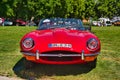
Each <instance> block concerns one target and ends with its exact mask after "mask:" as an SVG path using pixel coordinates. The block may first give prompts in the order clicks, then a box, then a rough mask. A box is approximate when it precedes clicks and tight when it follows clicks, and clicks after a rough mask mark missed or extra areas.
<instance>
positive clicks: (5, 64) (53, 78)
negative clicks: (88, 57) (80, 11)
mask: <svg viewBox="0 0 120 80" xmlns="http://www.w3.org/2000/svg"><path fill="white" fill-rule="evenodd" d="M35 29H36V27H16V26H13V27H0V75H1V76H10V77H20V78H23V79H28V78H33V77H35V78H37V79H44V80H45V79H48V80H120V27H113V26H112V27H92V32H93V33H94V34H96V35H97V36H98V37H99V39H100V40H101V54H100V55H99V56H98V61H97V67H96V68H94V69H88V68H86V67H84V65H43V64H35V66H34V67H33V68H32V69H25V68H24V65H23V62H22V61H24V59H23V58H22V54H21V53H20V52H19V42H20V39H21V38H22V36H23V35H24V34H25V33H27V32H30V31H32V30H35Z"/></svg>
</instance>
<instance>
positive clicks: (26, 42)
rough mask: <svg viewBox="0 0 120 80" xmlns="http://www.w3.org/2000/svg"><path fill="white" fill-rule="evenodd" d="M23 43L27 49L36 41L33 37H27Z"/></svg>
mask: <svg viewBox="0 0 120 80" xmlns="http://www.w3.org/2000/svg"><path fill="white" fill-rule="evenodd" d="M22 45H23V47H24V48H26V49H31V48H32V47H33V46H34V41H33V39H32V38H26V39H24V40H23V42H22Z"/></svg>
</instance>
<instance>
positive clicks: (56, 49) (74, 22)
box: [20, 18, 100, 67]
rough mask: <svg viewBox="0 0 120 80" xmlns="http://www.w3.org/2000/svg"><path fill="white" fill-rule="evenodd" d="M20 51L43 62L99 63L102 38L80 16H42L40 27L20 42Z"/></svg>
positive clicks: (26, 56)
mask: <svg viewBox="0 0 120 80" xmlns="http://www.w3.org/2000/svg"><path fill="white" fill-rule="evenodd" d="M20 51H21V52H22V54H23V55H24V57H25V58H26V59H27V60H28V61H32V62H36V63H43V64H80V63H87V64H90V67H95V66H96V61H97V56H98V54H99V53H100V40H99V39H98V38H97V36H95V35H94V34H92V33H91V32H90V31H88V30H87V28H85V27H84V26H83V24H82V21H81V20H80V19H74V18H48V19H42V20H41V21H40V23H39V26H38V29H37V30H35V31H32V32H30V33H27V34H26V35H24V36H23V38H22V39H21V41H20Z"/></svg>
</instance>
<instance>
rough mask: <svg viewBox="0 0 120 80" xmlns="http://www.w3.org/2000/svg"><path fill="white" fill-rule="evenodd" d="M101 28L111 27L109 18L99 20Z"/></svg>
mask: <svg viewBox="0 0 120 80" xmlns="http://www.w3.org/2000/svg"><path fill="white" fill-rule="evenodd" d="M99 20H100V22H101V25H102V26H111V25H112V22H111V21H110V19H109V18H99Z"/></svg>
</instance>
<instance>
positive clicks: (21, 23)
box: [15, 19, 27, 26]
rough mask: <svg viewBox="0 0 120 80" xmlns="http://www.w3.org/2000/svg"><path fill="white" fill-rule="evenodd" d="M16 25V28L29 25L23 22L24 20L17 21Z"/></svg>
mask: <svg viewBox="0 0 120 80" xmlns="http://www.w3.org/2000/svg"><path fill="white" fill-rule="evenodd" d="M15 25H16V26H26V25H27V22H26V21H24V20H22V19H17V20H16V21H15Z"/></svg>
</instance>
